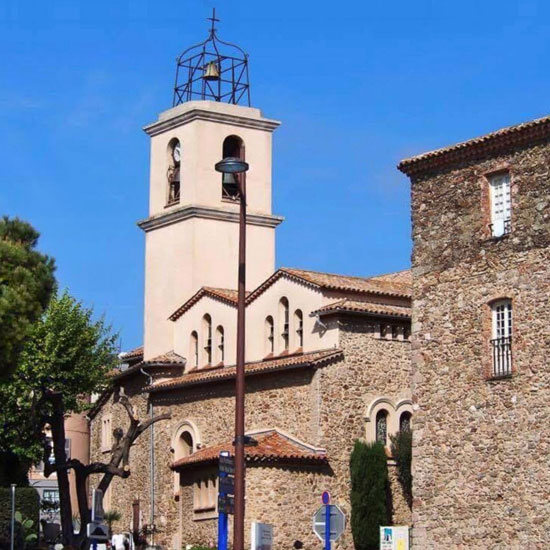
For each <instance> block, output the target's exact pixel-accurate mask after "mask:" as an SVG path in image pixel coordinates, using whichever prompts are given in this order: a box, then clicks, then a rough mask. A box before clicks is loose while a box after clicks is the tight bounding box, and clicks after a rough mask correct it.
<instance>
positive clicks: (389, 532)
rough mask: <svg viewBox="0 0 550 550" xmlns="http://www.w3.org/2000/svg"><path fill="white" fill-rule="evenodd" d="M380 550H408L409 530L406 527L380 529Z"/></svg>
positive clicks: (396, 526) (393, 526) (392, 526)
mask: <svg viewBox="0 0 550 550" xmlns="http://www.w3.org/2000/svg"><path fill="white" fill-rule="evenodd" d="M380 550H409V528H408V526H406V525H391V526H389V527H383V526H381V527H380Z"/></svg>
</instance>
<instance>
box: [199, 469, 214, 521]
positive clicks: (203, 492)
mask: <svg viewBox="0 0 550 550" xmlns="http://www.w3.org/2000/svg"><path fill="white" fill-rule="evenodd" d="M216 480H217V476H210V477H207V478H204V479H200V480H198V481H196V482H195V485H194V490H193V511H194V512H195V516H196V517H200V516H201V515H204V514H210V513H212V512H215V511H216V500H217V496H218V490H217V485H216Z"/></svg>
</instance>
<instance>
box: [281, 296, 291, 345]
mask: <svg viewBox="0 0 550 550" xmlns="http://www.w3.org/2000/svg"><path fill="white" fill-rule="evenodd" d="M279 323H280V329H281V342H282V346H281V347H282V348H283V351H288V348H289V344H290V341H289V340H290V313H289V305H288V299H287V298H281V300H280V301H279Z"/></svg>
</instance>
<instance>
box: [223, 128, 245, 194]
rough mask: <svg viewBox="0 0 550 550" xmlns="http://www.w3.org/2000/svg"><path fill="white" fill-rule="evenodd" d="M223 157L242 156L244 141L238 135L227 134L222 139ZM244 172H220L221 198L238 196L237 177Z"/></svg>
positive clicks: (241, 176)
mask: <svg viewBox="0 0 550 550" xmlns="http://www.w3.org/2000/svg"><path fill="white" fill-rule="evenodd" d="M222 154H223V158H224V159H225V158H228V157H234V158H238V159H241V160H245V158H244V142H243V140H242V139H241V138H240V137H239V136H228V137H226V138H225V139H224V141H223V150H222ZM244 177H245V176H244V174H222V199H226V200H237V199H238V198H239V178H244Z"/></svg>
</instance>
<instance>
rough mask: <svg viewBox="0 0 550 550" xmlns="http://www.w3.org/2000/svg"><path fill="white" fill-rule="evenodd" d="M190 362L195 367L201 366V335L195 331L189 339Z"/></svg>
mask: <svg viewBox="0 0 550 550" xmlns="http://www.w3.org/2000/svg"><path fill="white" fill-rule="evenodd" d="M189 360H190V361H191V365H192V366H193V367H195V368H196V367H198V366H199V335H198V334H197V332H196V331H193V332H192V333H191V337H190V338H189Z"/></svg>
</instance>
